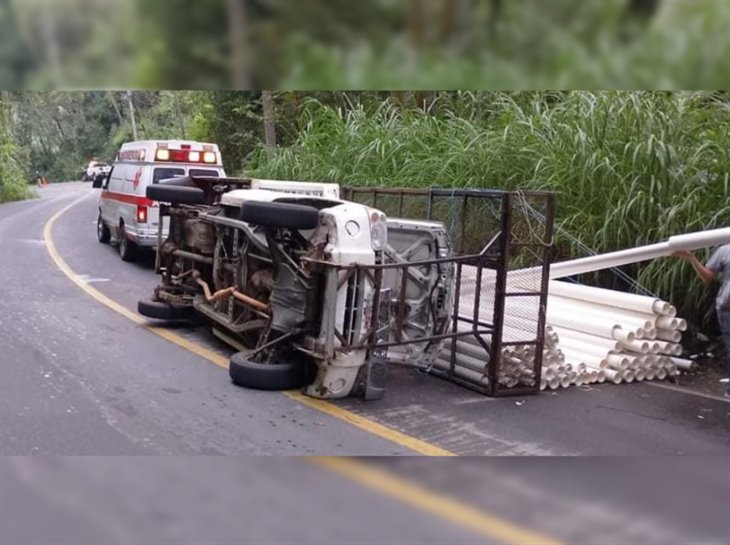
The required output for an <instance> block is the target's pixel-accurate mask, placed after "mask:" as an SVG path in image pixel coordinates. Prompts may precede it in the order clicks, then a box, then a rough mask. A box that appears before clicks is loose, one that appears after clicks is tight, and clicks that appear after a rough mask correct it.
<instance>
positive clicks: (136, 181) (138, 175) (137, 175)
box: [132, 169, 142, 189]
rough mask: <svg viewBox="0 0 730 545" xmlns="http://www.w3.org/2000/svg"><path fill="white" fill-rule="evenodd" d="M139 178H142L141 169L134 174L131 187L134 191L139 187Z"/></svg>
mask: <svg viewBox="0 0 730 545" xmlns="http://www.w3.org/2000/svg"><path fill="white" fill-rule="evenodd" d="M141 177H142V169H139V170H138V171H137V172H136V173H135V175H134V178H133V179H132V187H134V189H137V186H138V185H139V179H140V178H141Z"/></svg>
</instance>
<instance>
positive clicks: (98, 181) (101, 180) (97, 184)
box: [92, 173, 109, 188]
mask: <svg viewBox="0 0 730 545" xmlns="http://www.w3.org/2000/svg"><path fill="white" fill-rule="evenodd" d="M108 176H109V175H108V174H106V173H101V174H97V175H96V177H95V178H94V183H93V184H92V187H94V188H100V187H101V186H102V184H103V183H104V181H105V180H106V179H107V178H108Z"/></svg>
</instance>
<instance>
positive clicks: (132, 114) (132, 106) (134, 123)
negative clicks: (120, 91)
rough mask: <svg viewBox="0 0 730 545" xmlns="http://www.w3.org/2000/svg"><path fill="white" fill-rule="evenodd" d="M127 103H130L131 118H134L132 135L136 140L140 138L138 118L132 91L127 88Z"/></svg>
mask: <svg viewBox="0 0 730 545" xmlns="http://www.w3.org/2000/svg"><path fill="white" fill-rule="evenodd" d="M127 104H129V118H130V119H131V120H132V137H133V138H134V140H139V138H138V137H137V120H136V119H135V118H134V102H132V91H130V90H129V89H127Z"/></svg>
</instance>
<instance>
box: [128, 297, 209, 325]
mask: <svg viewBox="0 0 730 545" xmlns="http://www.w3.org/2000/svg"><path fill="white" fill-rule="evenodd" d="M137 312H138V313H139V314H141V315H142V316H147V317H148V318H154V319H156V320H189V319H190V318H193V317H194V316H195V309H194V308H193V307H192V306H190V305H175V304H173V303H167V302H165V301H151V300H149V299H141V300H140V301H137Z"/></svg>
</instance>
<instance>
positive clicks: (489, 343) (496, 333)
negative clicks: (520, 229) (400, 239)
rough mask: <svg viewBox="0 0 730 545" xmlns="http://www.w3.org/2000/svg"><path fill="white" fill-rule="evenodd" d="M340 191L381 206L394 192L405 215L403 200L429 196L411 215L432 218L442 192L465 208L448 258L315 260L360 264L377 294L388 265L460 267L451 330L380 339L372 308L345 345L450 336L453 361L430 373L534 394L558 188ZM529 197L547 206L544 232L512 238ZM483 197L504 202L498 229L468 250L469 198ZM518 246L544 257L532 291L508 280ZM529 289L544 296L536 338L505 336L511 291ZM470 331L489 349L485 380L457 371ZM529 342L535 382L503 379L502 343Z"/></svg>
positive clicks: (505, 392)
mask: <svg viewBox="0 0 730 545" xmlns="http://www.w3.org/2000/svg"><path fill="white" fill-rule="evenodd" d="M341 195H342V198H343V199H346V200H357V202H362V197H369V202H367V203H364V204H368V205H370V206H373V208H378V203H379V199H380V198H382V197H389V198H393V197H395V198H397V199H398V212H399V214H400V216H401V217H402V215H403V210H404V203H405V201H406V199H408V198H409V197H419V198H424V197H425V198H427V206H426V211H425V217H419V218H408V219H423V220H432V219H433V218H432V213H433V209H434V206H433V205H434V199H435V198H438V197H441V198H443V197H446V198H448V199H451V200H456V201H457V206H456V208H457V209H459V210H460V213H459V214H458V219H459V223H458V225H456V226H455V227H456V229H457V231H458V233H459V236H458V238H457V240H456V248H455V255H454V256H453V257H450V258H444V259H430V260H425V261H417V262H410V263H388V264H376V265H367V266H364V265H351V266H336V265H332V264H331V263H327V262H323V261H322V262H316V265H318V266H323V267H337V268H338V269H349V270H350V271H351V272H348V273H346V274H352V272H354V271H355V270H361V271H362V272H363V273H364V274H365V275H366V276H367V278H368V279H369V281H370V282H371V283H372V286H373V289H374V290H375V291H374V293H375V297H376V298H377V297H378V294H379V292H380V289H381V288H382V278H383V271H384V270H386V269H403V274H402V276H401V278H403V277H405V276H406V274H405V273H406V272H407V271H406V270H405V269H407V268H409V267H421V266H427V265H435V264H437V263H453V265H454V267H455V268H456V274H455V293H454V300H453V314H452V319H451V326H450V328H449V330H448V331H446V332H443V333H440V334H438V335H432V336H428V337H422V338H416V339H410V340H407V341H403V340H401V339H395V340H392V341H391V342H389V343H382V340H381V342H378V343H377V345H376V337H375V330H376V324H377V321H378V316H377V312H373V316H372V317H371V324H369V326H368V329H367V333H366V335H365V337H364V338H363V339H361V340H360V341H359V342H358V343H355V344H352V345H349V346H348V345H347V344H345V345H344V346H342V349H343V350H348V349H350V348H362V347H363V346H367V347H368V348H369V350H370V352H372V351H373V350H375V349H376V348H379V349H383V348H389V347H392V346H397V345H402V344H406V343H413V342H429V341H445V346H444V348H443V349H442V350H444V351H448V356H449V361H450V367H449V368H448V369H440V368H437V367H435V366H430V367H429V368H428V370H429V372H430V373H431V374H433V375H435V376H438V377H440V378H443V379H446V380H449V381H451V382H454V383H457V384H460V385H462V386H465V387H467V388H470V389H472V390H475V391H478V392H481V393H483V394H486V395H489V396H495V397H498V396H514V395H520V396H522V395H532V394H536V393H538V392H539V391H540V389H539V386H540V379H541V369H542V354H543V346H544V340H545V338H544V332H545V316H546V312H545V309H546V305H547V292H548V282H549V277H550V259H551V254H552V246H553V221H554V211H555V194H554V193H550V192H540V191H519V192H513V191H499V190H487V189H451V188H428V189H418V188H382V187H345V188H342V189H341ZM358 197H359V198H358ZM525 198H529V199H535V200H537V201H539V202H541V203H542V208H543V210H544V215H543V217H542V218H541V219H542V222H541V226H542V232H541V233H540V236H539V239H538V240H535V241H532V242H519V241H516V240H513V236H512V226H513V221H514V214H515V203H516V202H518V199H525ZM484 199H487V200H489V201H491V202H492V203H494V204H495V205H496V206H498V207H499V229H498V232H497V233H488V234H487V236H486V237H485V240H484V243H483V245H481V250H480V251H479V252H477V253H472V254H464V253H463V250H464V248H463V244H464V240H465V234H466V230H467V211H468V209H469V208H468V207H469V202H470V201H478V200H484ZM458 201H460V202H458ZM519 246H531V247H532V250H533V255H539V257H540V264H539V269H540V288H539V291H538V292H530V293H528V294H525V293H524V292H522V291H510V287H509V286H508V285H507V273H508V272H509V268H510V259H509V256H510V255H511V252H512V251H513V250H514V249H515V248H516V247H519ZM313 264H315V263H313ZM464 265H469V266H473V267H476V271H477V279H476V286H475V293H474V304H473V309H472V315H471V318H467V317H465V316H463V315H460V313H459V303H460V291H461V278H462V268H463V266H464ZM486 268H488V269H493V270H495V271H496V279H495V286H494V289H495V295H494V297H495V300H494V313H493V316H492V321H491V323H490V322H485V321H483V320H480V318H479V305H480V297H481V295H482V292H483V288H484V284H483V271H484V269H486ZM525 295H529V296H533V297H538V298H539V312H538V320H537V324H536V325H535V327H536V330H535V340H534V341H525V342H522V341H511V342H510V341H505V340H504V339H503V332H504V312H505V303H506V300H507V299H508V298H510V297H523V296H525ZM404 304H405V301H404V298H401V300H400V301H398V303H397V305H396V309H395V315H396V316H402V315H403V308H402V307H403V305H404ZM375 308H376V309H377V308H378V306H376V307H375ZM460 322H467V323H471V328H470V329H469V330H468V331H459V330H458V329H459V328H458V325H459V323H460ZM335 335H336V332H335ZM469 335H471V336H474V338H475V339H476V340H477V342H478V343H479V345H480V346H482V347H483V348H484V350H485V359H486V360H487V362H486V373H485V374H484V377H483V378H484V379H486V380H483V381H480V382H479V383H477V382H475V381H471V380H467V379H465V378H462V377H460V376H457V374H456V362H457V351H456V340H457V339H458V338H460V337H465V336H469ZM338 337H340V341H342V340H343V339H342V338H341V335H340V336H338ZM528 344H531V345H535V347H534V348H535V358H534V361H533V362H532V373H533V376H534V379H533V381H532V384H531V385H518V386H511V387H510V386H506V385H504V384H501V383H500V381H499V380H498V377H499V376H500V370H501V365H502V348H503V347H505V346H508V345H528Z"/></svg>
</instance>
